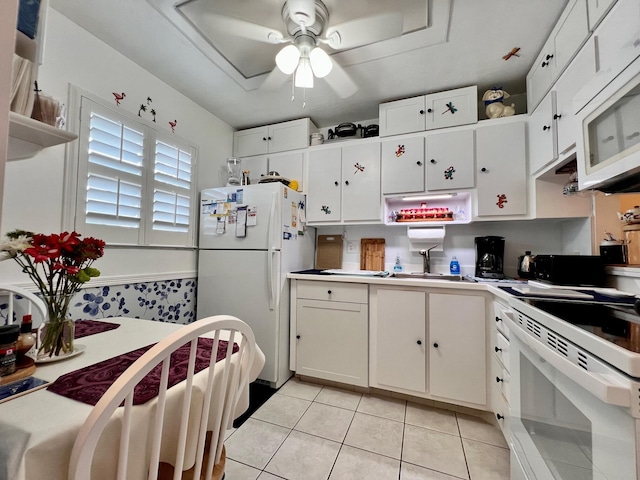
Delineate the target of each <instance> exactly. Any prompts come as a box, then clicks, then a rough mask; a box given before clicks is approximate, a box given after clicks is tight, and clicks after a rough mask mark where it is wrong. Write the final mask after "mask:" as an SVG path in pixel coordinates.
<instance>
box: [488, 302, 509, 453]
mask: <svg viewBox="0 0 640 480" xmlns="http://www.w3.org/2000/svg"><path fill="white" fill-rule="evenodd" d="M509 310H510V308H509V307H508V306H507V305H505V304H504V303H502V302H499V301H497V300H494V301H493V319H494V321H491V322H490V325H491V326H490V329H489V331H490V334H489V335H490V341H489V342H488V343H487V348H489V355H490V358H491V372H490V375H489V384H490V385H493V387H490V389H489V397H490V405H491V410H492V411H493V413H494V415H495V416H496V420H497V421H498V425H499V426H500V428H501V429H502V433H503V435H504V436H505V439H506V440H507V442H509V437H510V433H509V432H510V429H509V421H510V417H509V399H510V385H509V382H510V373H509V330H508V329H507V327H506V325H505V323H504V317H505V315H506V313H507V312H508V311H509Z"/></svg>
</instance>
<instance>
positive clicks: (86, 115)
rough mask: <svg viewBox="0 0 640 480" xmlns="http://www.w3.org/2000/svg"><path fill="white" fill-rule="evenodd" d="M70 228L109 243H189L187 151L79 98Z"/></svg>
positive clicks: (190, 154) (190, 155) (191, 151)
mask: <svg viewBox="0 0 640 480" xmlns="http://www.w3.org/2000/svg"><path fill="white" fill-rule="evenodd" d="M80 117H81V120H80V151H79V161H78V177H77V195H76V221H75V228H76V229H77V230H78V231H81V232H82V233H83V235H85V236H86V235H90V236H95V237H98V238H102V239H103V240H105V241H106V242H107V243H110V244H126V245H171V246H192V245H193V238H194V235H193V231H194V229H193V226H192V223H193V222H192V217H193V216H194V210H193V202H194V201H195V198H196V195H195V192H194V191H193V190H194V167H195V162H194V157H195V148H194V147H192V146H189V145H188V144H186V143H184V142H183V141H181V140H179V139H177V138H174V137H173V135H168V134H163V133H162V132H158V131H155V130H154V129H153V128H150V127H149V126H147V125H145V124H143V123H142V122H137V121H135V120H133V119H132V118H130V117H128V116H127V115H123V114H120V112H117V111H114V110H111V109H109V108H107V107H104V106H102V105H100V104H98V103H96V102H95V101H93V100H91V99H89V98H86V97H84V96H83V97H82V100H81V116H80Z"/></svg>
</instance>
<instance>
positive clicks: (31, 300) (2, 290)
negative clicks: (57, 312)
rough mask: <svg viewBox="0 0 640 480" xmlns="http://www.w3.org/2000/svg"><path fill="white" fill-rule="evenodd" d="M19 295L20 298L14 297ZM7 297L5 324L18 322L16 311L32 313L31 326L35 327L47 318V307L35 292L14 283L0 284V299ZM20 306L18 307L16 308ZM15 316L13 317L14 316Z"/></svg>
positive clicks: (19, 320) (20, 319)
mask: <svg viewBox="0 0 640 480" xmlns="http://www.w3.org/2000/svg"><path fill="white" fill-rule="evenodd" d="M16 296H19V297H21V299H18V298H16ZM4 297H7V317H6V318H7V322H6V323H7V324H8V325H10V324H13V323H20V322H21V321H22V318H18V316H17V315H16V313H17V312H20V313H22V314H30V315H34V314H35V313H37V315H34V318H33V319H32V320H33V326H34V327H37V326H38V325H40V323H42V322H44V321H45V320H46V319H47V316H48V313H47V307H46V305H45V303H44V302H43V301H42V299H41V298H40V297H38V296H37V295H36V294H34V293H32V292H30V291H28V290H26V289H24V288H22V287H17V286H15V285H8V284H0V299H2V298H4ZM18 307H20V308H18ZM14 317H15V318H14Z"/></svg>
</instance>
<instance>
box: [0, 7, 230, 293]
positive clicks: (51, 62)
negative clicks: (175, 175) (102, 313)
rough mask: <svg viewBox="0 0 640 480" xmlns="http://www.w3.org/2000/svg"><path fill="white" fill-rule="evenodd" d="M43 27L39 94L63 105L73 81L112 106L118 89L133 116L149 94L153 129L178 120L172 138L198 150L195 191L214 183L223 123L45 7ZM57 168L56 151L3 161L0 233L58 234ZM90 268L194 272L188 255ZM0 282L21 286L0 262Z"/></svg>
mask: <svg viewBox="0 0 640 480" xmlns="http://www.w3.org/2000/svg"><path fill="white" fill-rule="evenodd" d="M46 28H47V31H46V38H45V53H44V63H43V65H41V67H40V70H39V74H38V86H39V87H40V89H42V90H43V92H44V93H47V94H50V95H52V96H54V97H55V98H57V99H59V100H62V101H64V102H65V103H67V104H68V98H67V96H68V88H69V84H73V85H75V86H77V87H79V88H81V89H83V90H86V91H88V92H90V93H92V94H94V95H97V96H98V97H100V98H102V99H104V100H105V101H107V102H113V104H114V105H115V101H114V97H113V94H112V92H125V93H126V98H125V100H124V101H122V102H121V105H120V108H122V109H123V110H127V111H129V112H132V113H134V114H137V113H138V107H139V105H140V104H141V103H146V99H147V97H151V99H152V104H151V106H152V107H153V108H155V110H156V111H157V116H156V123H157V125H158V126H159V127H160V128H162V129H165V130H167V131H170V130H171V127H170V126H169V123H168V122H169V121H170V120H178V125H177V128H176V134H178V135H179V136H180V137H182V138H184V139H187V140H189V141H190V142H192V143H193V144H195V145H196V146H197V147H198V148H199V156H198V177H197V183H198V189H200V188H203V187H205V186H212V185H214V186H215V185H219V175H218V172H219V168H220V166H221V165H222V164H223V163H224V162H225V160H226V158H227V157H229V156H231V152H232V148H233V129H232V128H231V126H229V125H228V124H226V123H224V122H223V121H221V120H220V119H218V118H217V117H215V116H214V115H212V114H211V113H209V112H207V111H205V110H204V109H203V108H201V107H200V106H198V105H197V104H195V103H194V102H192V101H191V100H189V99H188V98H186V97H185V96H184V95H182V94H181V93H180V92H178V91H176V90H174V89H173V88H171V87H169V86H168V85H167V84H165V83H163V82H162V81H160V80H159V79H158V78H156V77H154V76H153V75H151V74H150V73H148V72H147V71H146V70H143V69H142V68H140V67H139V66H138V65H137V64H135V63H133V62H131V61H130V60H129V59H127V58H126V57H124V56H123V55H121V54H120V53H118V52H116V51H115V50H113V49H112V48H111V47H109V46H107V45H106V44H105V43H103V42H102V41H100V40H98V39H97V38H96V37H94V36H93V35H91V34H90V33H89V32H87V31H86V30H83V29H81V28H80V27H78V26H77V25H76V24H74V23H72V22H71V21H69V20H68V19H67V18H66V17H64V16H62V15H61V14H59V13H58V12H57V11H55V10H53V9H49V11H48V15H47V27H46ZM166 61H168V62H170V61H171V59H170V58H167V59H166ZM212 94H215V92H212ZM148 119H149V120H150V119H151V117H150V116H149V117H148ZM64 164H65V147H64V146H57V147H52V148H49V149H45V150H44V151H43V152H42V153H40V154H39V155H37V156H36V157H34V158H31V159H27V160H22V161H16V162H9V163H8V164H7V167H6V172H5V182H4V208H3V211H2V219H1V220H2V221H1V225H0V226H1V233H2V234H4V233H6V232H7V231H10V230H13V229H15V228H22V229H25V230H31V231H36V232H41V233H51V232H60V231H63V230H64V229H65V228H64V226H63V224H62V208H63V207H62V205H63V191H64V190H63V189H64ZM196 217H197V215H196ZM79 233H81V234H82V232H79ZM96 267H97V268H99V269H100V270H101V271H102V274H103V276H106V277H114V282H117V278H116V277H120V276H131V275H133V276H135V275H143V276H144V275H156V274H157V275H162V276H165V275H166V278H172V276H173V274H174V273H175V274H179V275H180V276H182V277H184V275H185V274H186V273H189V272H191V274H192V275H195V271H196V252H195V251H194V250H189V249H186V250H166V249H150V248H149V249H140V248H136V249H127V248H107V251H106V253H105V256H104V257H103V258H102V259H100V260H99V261H98V262H97V263H96ZM0 279H1V280H0V281H2V282H10V283H21V282H24V281H25V280H26V277H25V276H24V274H22V273H21V272H20V271H19V270H18V268H17V265H16V264H15V262H11V261H8V262H2V263H0ZM128 281H131V278H130V277H129V278H128Z"/></svg>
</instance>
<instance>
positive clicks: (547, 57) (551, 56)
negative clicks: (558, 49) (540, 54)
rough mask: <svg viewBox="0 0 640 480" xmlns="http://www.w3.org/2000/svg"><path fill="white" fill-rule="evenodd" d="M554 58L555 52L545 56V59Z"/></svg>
mask: <svg viewBox="0 0 640 480" xmlns="http://www.w3.org/2000/svg"><path fill="white" fill-rule="evenodd" d="M552 58H553V54H552V53H551V54H549V55H547V56H546V57H545V60H551V59H552Z"/></svg>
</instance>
